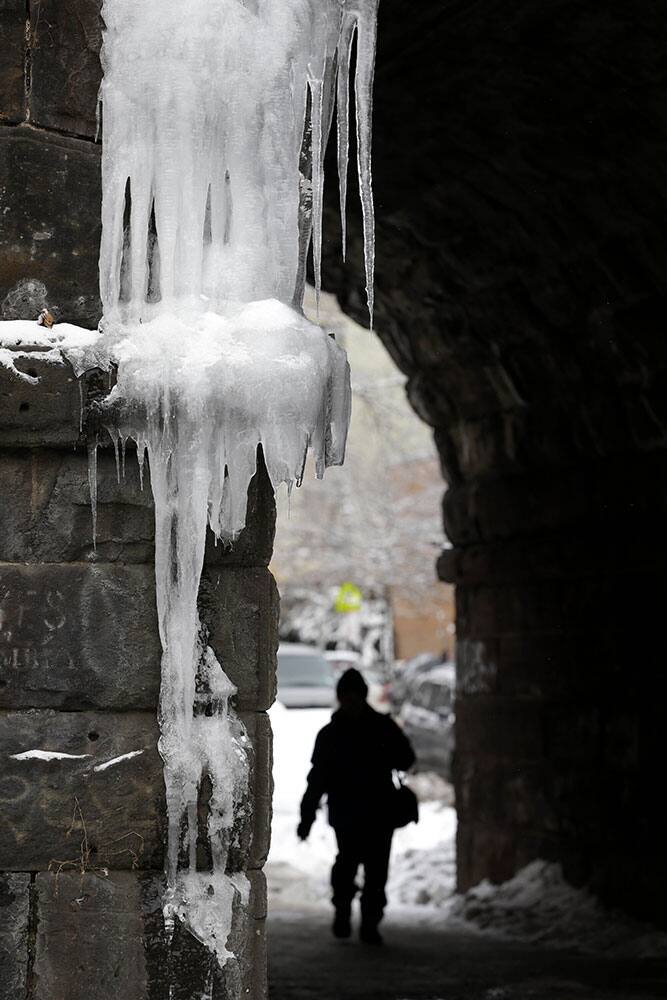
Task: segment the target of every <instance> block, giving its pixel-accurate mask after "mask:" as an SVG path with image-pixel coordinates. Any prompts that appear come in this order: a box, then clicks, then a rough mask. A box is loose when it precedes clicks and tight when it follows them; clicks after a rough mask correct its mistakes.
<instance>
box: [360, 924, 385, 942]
mask: <svg viewBox="0 0 667 1000" xmlns="http://www.w3.org/2000/svg"><path fill="white" fill-rule="evenodd" d="M359 939H360V940H361V941H363V943H364V944H383V941H382V935H381V934H380V932H379V930H378V929H377V924H362V925H361V927H360V929H359Z"/></svg>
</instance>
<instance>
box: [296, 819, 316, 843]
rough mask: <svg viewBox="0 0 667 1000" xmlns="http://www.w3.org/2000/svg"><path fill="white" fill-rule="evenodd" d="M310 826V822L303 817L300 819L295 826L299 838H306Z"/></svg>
mask: <svg viewBox="0 0 667 1000" xmlns="http://www.w3.org/2000/svg"><path fill="white" fill-rule="evenodd" d="M311 826H312V824H311V823H307V822H306V821H305V820H304V819H302V820H301V822H300V823H299V825H298V826H297V828H296V835H297V837H298V838H299V840H308V834H309V833H310V828H311Z"/></svg>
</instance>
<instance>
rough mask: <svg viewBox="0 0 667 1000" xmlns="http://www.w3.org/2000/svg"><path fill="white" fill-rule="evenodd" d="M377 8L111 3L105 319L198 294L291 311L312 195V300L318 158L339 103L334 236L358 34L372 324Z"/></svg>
mask: <svg viewBox="0 0 667 1000" xmlns="http://www.w3.org/2000/svg"><path fill="white" fill-rule="evenodd" d="M377 5H378V0H190V2H189V3H188V4H187V5H184V4H183V3H182V0H142V2H141V3H137V2H136V0H105V2H104V6H103V16H104V21H105V24H106V32H105V35H104V48H103V66H104V80H103V82H102V87H101V99H102V109H103V140H104V157H103V161H102V181H103V201H102V222H103V235H102V245H101V248H100V277H101V294H102V302H103V304H104V311H105V315H107V316H109V315H111V314H112V313H114V312H115V311H116V310H117V309H118V308H119V307H120V309H121V311H122V313H123V314H129V315H131V316H135V317H137V318H138V317H139V316H144V315H145V314H146V304H147V300H148V301H149V302H151V301H155V300H156V299H158V298H161V299H162V300H163V301H164V300H172V299H174V298H183V297H186V298H189V297H194V298H198V296H199V295H201V294H203V295H206V296H207V297H208V298H209V300H210V301H211V302H212V303H213V308H217V304H218V303H220V302H222V303H226V302H228V301H235V300H241V301H244V302H248V301H252V300H257V299H267V298H276V299H279V300H280V301H281V302H286V303H292V304H294V305H296V306H297V307H300V306H301V299H302V295H303V283H304V275H305V255H306V251H307V248H308V241H309V238H310V222H311V211H310V208H311V205H310V202H311V194H312V236H313V256H314V269H315V276H316V283H317V285H318V287H319V280H320V277H319V276H320V255H321V233H322V191H323V161H324V148H325V145H326V141H327V137H328V133H329V128H330V125H331V119H332V114H333V108H334V103H335V100H334V98H336V99H337V105H338V114H337V125H338V128H337V131H338V165H339V177H340V190H341V211H342V216H343V225H344V218H345V192H346V186H347V181H346V179H347V165H348V120H349V110H348V104H349V98H348V80H349V75H350V72H349V71H350V53H351V49H352V41H353V36H354V33H355V29H356V34H357V58H356V72H355V93H356V121H357V149H358V166H359V184H360V192H361V202H362V207H363V214H364V232H365V237H366V279H367V289H368V298H369V306H370V309H371V312H372V288H373V201H372V187H371V166H370V158H371V127H370V124H371V95H372V84H373V64H374V55H375V22H376V11H377ZM304 137H306V150H305V153H306V154H307V155H306V156H304ZM308 154H309V155H308ZM306 162H309V163H310V164H311V165H312V172H311V169H310V168H308V169H307V168H306V167H305V166H304V164H305V163H306ZM304 174H308V175H309V177H308V178H306V176H304ZM311 182H312V185H311ZM127 222H129V226H127V225H126V223H127ZM124 223H125V224H124Z"/></svg>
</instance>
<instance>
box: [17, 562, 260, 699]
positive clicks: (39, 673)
mask: <svg viewBox="0 0 667 1000" xmlns="http://www.w3.org/2000/svg"><path fill="white" fill-rule="evenodd" d="M154 574H155V571H154V568H153V566H152V565H128V564H125V563H120V562H117V563H92V564H86V563H70V564H67V563H64V564H58V563H52V564H48V565H43V564H39V563H32V564H27V565H24V564H16V563H14V564H8V563H4V564H3V563H0V708H1V707H5V708H32V707H52V708H56V707H60V708H65V709H70V710H71V709H84V708H102V709H117V710H123V709H135V710H136V709H147V710H155V707H156V705H157V700H158V692H159V683H160V659H161V648H160V640H159V635H158V626H157V612H156V608H155V575H154ZM202 591H203V594H204V598H203V602H202V603H203V608H202V615H203V620H204V621H205V622H206V623H207V624H208V625H209V627H210V628H211V639H210V641H211V644H212V646H213V648H214V650H215V652H216V654H217V655H218V657H219V658H220V662H221V663H222V666H223V669H224V670H225V672H226V673H227V675H228V676H229V678H230V679H231V681H232V683H234V684H235V685H236V686H237V688H238V694H237V697H236V699H235V703H236V705H237V706H238V708H239V709H240V710H242V711H255V710H256V709H265V708H268V707H269V705H270V704H271V703H272V701H273V698H274V686H275V648H276V644H277V632H276V627H277V592H276V588H275V583H274V581H273V577H272V576H271V574H270V573H269V571H268V570H266V569H248V570H244V569H238V568H233V569H232V568H225V569H215V570H210V571H207V572H206V575H205V578H204V581H203V584H202Z"/></svg>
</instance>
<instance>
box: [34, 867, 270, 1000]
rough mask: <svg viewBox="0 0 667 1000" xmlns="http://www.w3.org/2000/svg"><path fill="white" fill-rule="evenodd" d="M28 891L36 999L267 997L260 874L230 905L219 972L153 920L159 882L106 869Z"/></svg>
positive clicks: (196, 948) (43, 881)
mask: <svg viewBox="0 0 667 1000" xmlns="http://www.w3.org/2000/svg"><path fill="white" fill-rule="evenodd" d="M36 890H37V900H36V905H37V915H38V923H37V937H36V941H35V984H36V985H35V994H34V995H35V1000H54V998H55V997H67V998H68V1000H90V998H91V997H94V998H95V1000H117V998H119V997H122V998H123V1000H191V998H192V997H195V996H197V997H198V996H203V995H207V996H209V997H211V998H212V1000H231V998H236V997H239V998H240V997H248V998H249V1000H262V998H263V997H265V995H266V991H265V984H264V983H263V981H262V980H263V976H262V970H263V969H265V967H266V961H265V954H264V949H265V939H264V920H263V914H262V910H263V904H262V900H263V897H264V895H265V890H264V884H263V876H261V875H260V874H259V873H256V874H254V875H253V876H251V880H250V897H249V900H248V904H247V906H244V905H243V904H242V903H241V902H240V899H239V900H237V903H236V905H235V908H234V919H233V925H232V931H231V934H230V937H229V940H228V942H227V945H228V947H229V949H230V950H231V951H233V952H234V954H235V956H236V958H235V959H230V960H229V961H228V963H227V964H226V965H225V967H224V969H223V970H220V969H219V968H218V966H217V962H216V961H215V959H214V957H213V956H212V955H211V953H210V952H209V951H208V950H207V949H206V948H205V947H204V946H203V945H201V944H200V943H199V942H198V941H197V940H196V939H195V938H194V937H192V935H191V934H189V933H188V932H187V931H185V930H184V929H183V928H182V927H181V926H180V925H177V928H176V932H175V934H174V937H173V939H172V941H171V942H169V941H168V940H167V936H166V934H165V930H164V923H163V919H162V904H161V900H162V893H163V890H164V882H163V879H162V877H161V876H157V875H154V876H146V875H141V874H137V873H131V872H113V873H112V874H111V876H110V877H109V878H99V877H96V876H94V875H91V874H87V875H83V876H82V875H79V874H74V873H67V874H62V875H60V876H59V877H58V878H57V879H56V878H55V876H53V875H49V874H40V875H38V876H37V881H36Z"/></svg>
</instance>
